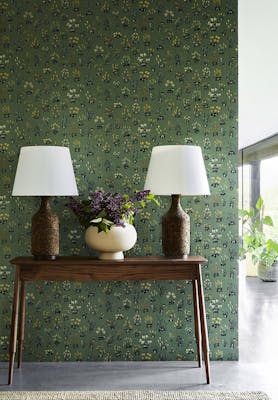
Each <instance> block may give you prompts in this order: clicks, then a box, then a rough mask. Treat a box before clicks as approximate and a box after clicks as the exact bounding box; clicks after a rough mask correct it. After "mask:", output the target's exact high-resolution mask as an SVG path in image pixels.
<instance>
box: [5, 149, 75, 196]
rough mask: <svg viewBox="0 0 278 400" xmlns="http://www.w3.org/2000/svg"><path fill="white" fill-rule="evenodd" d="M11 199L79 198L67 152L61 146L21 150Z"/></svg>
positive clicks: (67, 150) (68, 152)
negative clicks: (39, 197)
mask: <svg viewBox="0 0 278 400" xmlns="http://www.w3.org/2000/svg"><path fill="white" fill-rule="evenodd" d="M12 195H13V196H75V195H78V190H77V186H76V182H75V176H74V171H73V166H72V161H71V156H70V151H69V149H68V148H67V147H60V146H27V147H22V148H21V149H20V154H19V159H18V164H17V170H16V175H15V180H14V187H13V192H12Z"/></svg>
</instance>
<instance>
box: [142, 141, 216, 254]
mask: <svg viewBox="0 0 278 400" xmlns="http://www.w3.org/2000/svg"><path fill="white" fill-rule="evenodd" d="M145 189H146V190H150V191H151V192H152V193H153V194H156V195H162V196H164V195H165V196H166V195H171V196H172V204H171V207H170V209H169V211H168V212H167V213H166V214H165V215H164V216H163V217H162V250H163V253H164V254H165V256H166V257H178V258H184V257H186V256H187V255H188V254H189V253H190V219H189V215H187V214H186V213H185V212H184V211H183V209H182V207H181V204H180V198H181V195H185V196H196V195H206V194H210V190H209V185H208V180H207V175H206V169H205V164H204V160H203V156H202V150H201V148H200V147H199V146H186V145H169V146H156V147H154V148H153V149H152V154H151V159H150V163H149V168H148V172H147V177H146V182H145Z"/></svg>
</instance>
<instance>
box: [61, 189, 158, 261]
mask: <svg viewBox="0 0 278 400" xmlns="http://www.w3.org/2000/svg"><path fill="white" fill-rule="evenodd" d="M149 202H154V203H155V204H157V205H159V202H158V200H157V199H156V198H155V196H154V195H153V194H152V193H150V191H149V190H140V191H136V192H135V193H134V194H133V195H129V194H119V193H114V194H113V193H110V192H108V193H105V192H104V191H103V190H102V189H98V190H96V191H94V192H90V193H89V197H88V199H86V200H81V201H78V200H76V199H74V198H73V197H71V198H70V200H69V203H68V206H69V208H70V209H71V210H72V211H73V212H74V214H75V215H76V216H77V218H78V220H79V222H80V225H82V226H84V227H85V229H86V232H85V242H86V243H87V245H88V246H89V247H91V248H93V249H94V250H98V251H99V252H100V254H99V258H100V259H102V260H122V259H123V258H124V254H123V251H127V250H129V249H131V248H132V247H133V246H134V244H135V243H136V240H137V232H136V230H135V228H134V226H133V222H134V217H135V216H136V215H137V214H139V213H140V212H141V211H143V209H144V208H145V206H146V205H147V203H149Z"/></svg>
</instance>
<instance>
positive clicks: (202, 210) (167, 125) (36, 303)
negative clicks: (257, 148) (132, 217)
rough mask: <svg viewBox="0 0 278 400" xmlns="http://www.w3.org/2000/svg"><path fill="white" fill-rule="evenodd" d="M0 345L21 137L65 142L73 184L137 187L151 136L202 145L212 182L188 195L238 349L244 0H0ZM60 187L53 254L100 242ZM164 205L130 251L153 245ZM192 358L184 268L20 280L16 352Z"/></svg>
mask: <svg viewBox="0 0 278 400" xmlns="http://www.w3.org/2000/svg"><path fill="white" fill-rule="evenodd" d="M0 29H1V36H0V41H1V44H0V46H1V51H0V85H1V106H0V110H1V117H0V140H1V143H0V152H1V165H0V168H1V192H0V230H1V231H0V240H1V254H0V257H1V258H0V360H2V361H3V360H7V359H8V356H7V352H8V351H7V350H8V336H9V326H10V317H11V302H12V290H13V279H14V270H13V268H12V267H11V266H10V264H9V260H10V259H11V258H12V257H15V256H18V255H25V254H28V253H29V252H30V221H31V216H32V214H33V213H34V212H35V210H36V209H37V207H38V199H35V198H20V197H16V198H12V197H11V190H12V185H13V179H14V174H15V169H16V165H17V158H18V154H19V149H20V147H21V146H26V145H39V144H40V145H41V144H50V145H64V146H69V147H70V150H71V154H72V158H73V163H74V168H75V173H76V178H77V182H78V187H79V190H80V196H82V197H83V198H85V197H86V195H87V193H88V190H90V189H93V190H94V189H96V188H98V187H103V188H104V190H110V191H118V192H133V191H134V190H135V189H142V188H143V185H144V180H145V176H146V171H147V166H148V162H149V158H150V154H151V149H152V147H153V146H155V145H163V144H196V145H200V146H201V147H202V149H203V154H204V157H205V163H206V167H207V171H208V177H209V182H210V187H211V196H207V197H188V198H184V199H183V205H184V208H185V209H186V210H187V211H188V212H189V214H190V216H191V234H192V239H191V243H192V246H191V247H192V254H201V255H203V256H204V257H206V258H208V260H209V262H208V263H207V265H205V266H204V267H203V279H204V290H205V299H206V308H207V318H208V329H209V339H210V347H211V358H212V359H224V360H234V359H237V356H238V332H237V294H238V282H237V1H236V0H229V1H224V0H222V1H221V0H185V1H184V0H176V1H174V0H172V1H166V0H165V1H163V0H122V1H121V0H109V1H105V0H103V1H93V0H92V1H90V0H36V1H35V0H14V1H13V0H6V1H5V0H4V1H0ZM66 201H67V199H65V198H55V199H53V201H52V208H53V210H55V211H56V212H57V213H59V215H60V222H61V229H60V235H61V244H60V246H61V254H64V255H65V254H68V255H73V254H74V255H78V254H82V255H87V254H93V253H91V252H90V250H89V249H87V248H86V245H85V244H84V232H83V231H82V229H81V227H80V226H79V225H78V223H77V220H76V219H75V218H74V216H73V215H71V213H70V212H69V211H68V210H67V208H66V207H65V203H66ZM161 202H162V206H161V208H160V209H157V208H156V207H148V208H147V209H146V211H145V212H144V213H142V214H141V215H140V216H138V217H137V220H136V228H137V231H138V242H137V244H136V246H135V247H134V248H133V249H132V250H131V251H130V252H129V254H137V255H140V254H141V255H144V254H161V226H160V218H161V215H162V214H163V213H164V212H165V210H166V209H167V208H168V206H169V198H161ZM192 359H196V351H195V342H194V324H193V309H192V296H191V285H189V284H188V283H186V282H174V281H170V282H152V281H150V282H149V281H146V282H109V283H107V282H93V283H69V282H63V283H53V282H49V283H40V282H39V283H36V284H28V285H27V315H26V336H25V349H24V360H36V361H38V360H40V361H46V360H47V361H48V360H49V361H57V360H192Z"/></svg>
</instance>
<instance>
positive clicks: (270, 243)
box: [266, 239, 278, 255]
mask: <svg viewBox="0 0 278 400" xmlns="http://www.w3.org/2000/svg"><path fill="white" fill-rule="evenodd" d="M266 244H267V247H268V250H274V251H275V252H276V253H277V255H278V243H276V242H274V240H272V239H268V241H267V242H266Z"/></svg>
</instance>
